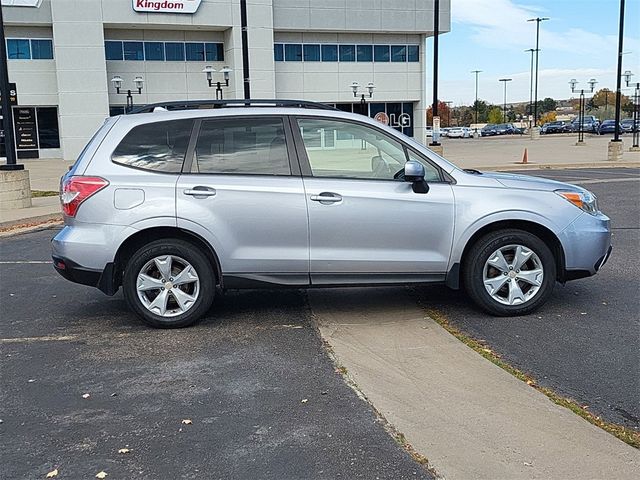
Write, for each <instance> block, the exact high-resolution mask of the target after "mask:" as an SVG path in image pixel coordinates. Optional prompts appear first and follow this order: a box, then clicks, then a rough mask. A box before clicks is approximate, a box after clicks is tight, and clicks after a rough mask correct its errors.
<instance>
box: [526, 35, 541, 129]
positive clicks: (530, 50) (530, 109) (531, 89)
mask: <svg viewBox="0 0 640 480" xmlns="http://www.w3.org/2000/svg"><path fill="white" fill-rule="evenodd" d="M537 51H538V50H536V49H535V48H530V49H528V50H525V52H531V68H530V70H529V113H528V115H527V117H528V118H529V129H531V119H532V115H533V52H537Z"/></svg>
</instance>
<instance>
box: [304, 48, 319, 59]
mask: <svg viewBox="0 0 640 480" xmlns="http://www.w3.org/2000/svg"><path fill="white" fill-rule="evenodd" d="M303 51H304V61H305V62H319V61H320V45H303Z"/></svg>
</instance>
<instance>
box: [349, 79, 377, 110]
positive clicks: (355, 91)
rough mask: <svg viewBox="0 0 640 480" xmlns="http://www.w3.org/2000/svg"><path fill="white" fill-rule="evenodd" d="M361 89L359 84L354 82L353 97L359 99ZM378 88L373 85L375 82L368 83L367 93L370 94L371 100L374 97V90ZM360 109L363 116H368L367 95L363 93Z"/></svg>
mask: <svg viewBox="0 0 640 480" xmlns="http://www.w3.org/2000/svg"><path fill="white" fill-rule="evenodd" d="M359 88H360V84H359V83H358V82H352V83H351V91H352V92H353V96H354V97H356V98H357V97H358V89H359ZM375 88H376V86H375V85H374V84H373V82H369V83H367V86H366V89H367V92H369V98H371V97H373V90H374V89H375ZM360 95H361V96H360V108H361V113H362V115H367V100H366V99H365V94H364V93H362V94H360Z"/></svg>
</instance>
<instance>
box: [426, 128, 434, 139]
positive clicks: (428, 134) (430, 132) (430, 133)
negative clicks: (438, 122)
mask: <svg viewBox="0 0 640 480" xmlns="http://www.w3.org/2000/svg"><path fill="white" fill-rule="evenodd" d="M427 137H433V127H427Z"/></svg>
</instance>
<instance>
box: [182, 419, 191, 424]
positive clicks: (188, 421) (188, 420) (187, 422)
mask: <svg viewBox="0 0 640 480" xmlns="http://www.w3.org/2000/svg"><path fill="white" fill-rule="evenodd" d="M182 423H183V424H184V425H191V424H192V423H193V422H192V421H191V419H189V418H185V419H184V420H182Z"/></svg>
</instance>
